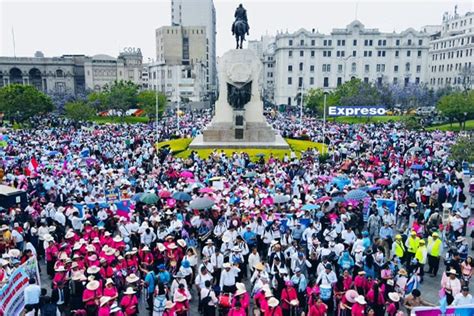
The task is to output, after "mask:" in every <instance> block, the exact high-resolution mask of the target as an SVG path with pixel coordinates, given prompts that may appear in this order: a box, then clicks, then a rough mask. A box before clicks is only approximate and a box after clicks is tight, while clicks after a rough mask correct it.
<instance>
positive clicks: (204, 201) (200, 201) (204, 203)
mask: <svg viewBox="0 0 474 316" xmlns="http://www.w3.org/2000/svg"><path fill="white" fill-rule="evenodd" d="M214 204H215V203H214V201H213V200H211V199H209V198H205V197H203V198H197V199H195V200H193V201H192V202H191V203H189V207H190V208H191V209H193V210H204V209H206V208H210V207H212V206H213V205H214Z"/></svg>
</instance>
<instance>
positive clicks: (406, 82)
mask: <svg viewBox="0 0 474 316" xmlns="http://www.w3.org/2000/svg"><path fill="white" fill-rule="evenodd" d="M409 83H410V78H408V77H406V78H405V86H408V84H409Z"/></svg>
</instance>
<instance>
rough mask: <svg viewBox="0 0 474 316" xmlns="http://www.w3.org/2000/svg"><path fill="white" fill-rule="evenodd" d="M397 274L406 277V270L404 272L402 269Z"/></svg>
mask: <svg viewBox="0 0 474 316" xmlns="http://www.w3.org/2000/svg"><path fill="white" fill-rule="evenodd" d="M398 274H400V275H403V276H408V272H407V270H405V269H403V268H402V269H400V270H398Z"/></svg>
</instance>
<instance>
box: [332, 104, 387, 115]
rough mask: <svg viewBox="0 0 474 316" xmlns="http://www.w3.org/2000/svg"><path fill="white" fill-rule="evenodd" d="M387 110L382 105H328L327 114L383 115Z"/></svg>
mask: <svg viewBox="0 0 474 316" xmlns="http://www.w3.org/2000/svg"><path fill="white" fill-rule="evenodd" d="M386 113H387V110H386V109H385V107H383V106H330V107H328V115H329V116H383V115H385V114H386Z"/></svg>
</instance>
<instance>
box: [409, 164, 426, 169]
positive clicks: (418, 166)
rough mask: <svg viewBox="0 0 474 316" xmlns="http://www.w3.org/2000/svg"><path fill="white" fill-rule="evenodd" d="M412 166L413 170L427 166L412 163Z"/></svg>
mask: <svg viewBox="0 0 474 316" xmlns="http://www.w3.org/2000/svg"><path fill="white" fill-rule="evenodd" d="M410 168H411V169H413V170H423V169H425V167H423V165H411V167H410Z"/></svg>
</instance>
